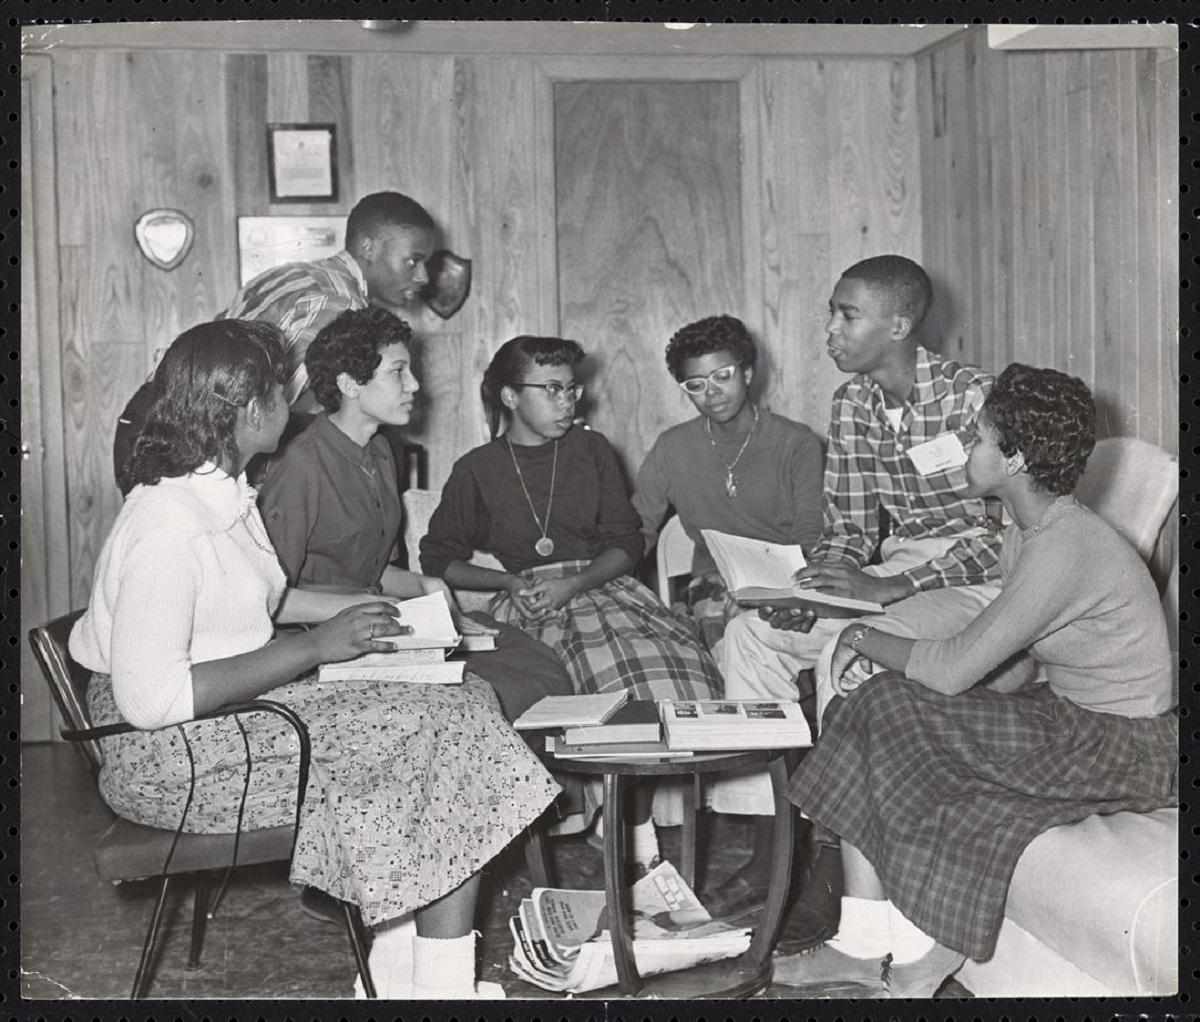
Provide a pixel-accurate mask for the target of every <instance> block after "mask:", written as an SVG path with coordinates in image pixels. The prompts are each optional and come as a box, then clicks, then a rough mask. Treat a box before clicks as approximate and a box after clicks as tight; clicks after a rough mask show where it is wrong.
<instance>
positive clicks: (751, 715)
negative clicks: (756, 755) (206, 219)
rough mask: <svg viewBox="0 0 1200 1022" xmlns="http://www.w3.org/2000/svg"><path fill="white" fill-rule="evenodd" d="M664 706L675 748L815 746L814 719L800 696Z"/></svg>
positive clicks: (664, 720) (670, 740) (667, 702)
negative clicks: (805, 710)
mask: <svg viewBox="0 0 1200 1022" xmlns="http://www.w3.org/2000/svg"><path fill="white" fill-rule="evenodd" d="M659 708H660V711H661V713H662V723H663V730H664V731H665V732H666V740H667V748H669V749H687V750H692V751H696V752H700V751H705V752H719V751H732V750H744V749H796V748H803V747H806V746H809V745H812V732H811V731H809V728H808V721H806V720H805V719H804V714H803V713H802V712H801V710H800V704H799V703H798V702H795V701H794V700H783V699H780V700H771V701H767V700H762V699H745V700H739V699H703V700H694V701H688V702H674V701H672V700H669V699H665V700H663V701H662V702H661V703H660V704H659Z"/></svg>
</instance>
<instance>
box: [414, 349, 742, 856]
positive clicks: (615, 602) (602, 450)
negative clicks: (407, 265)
mask: <svg viewBox="0 0 1200 1022" xmlns="http://www.w3.org/2000/svg"><path fill="white" fill-rule="evenodd" d="M583 357H584V355H583V350H582V349H581V348H580V346H579V345H578V344H576V343H575V342H574V341H568V340H562V339H560V338H557V337H528V336H521V337H515V338H513V339H512V340H511V341H509V342H508V343H506V344H505V345H503V346H502V347H501V348H500V350H499V351H498V352H497V353H496V356H495V357H494V358H493V359H492V363H491V365H490V366H489V367H488V369H487V372H486V373H485V374H484V378H483V384H482V387H481V388H480V389H481V394H482V397H483V402H484V406H485V408H486V409H487V413H488V418H489V425H490V428H491V433H492V437H493V439H492V441H491V442H490V443H487V444H484V445H483V446H482V447H477V448H476V449H475V450H473V451H471V452H469V453H468V454H466V455H464V456H463V457H462V458H460V459H459V460H458V462H457V463H456V464H455V466H454V469H453V470H452V471H451V473H450V478H449V480H447V482H446V485H445V488H444V489H443V490H442V501H441V504H440V505H439V506H438V509H437V510H436V511H435V512H434V514H433V517H432V519H431V520H430V523H429V531H428V533H427V534H426V536H425V538H424V539H423V540H422V542H421V568H422V570H423V571H424V572H425V573H426V574H428V575H435V576H439V577H442V578H444V579H445V580H446V581H447V582H448V583H450V585H452V586H454V587H457V588H464V589H484V590H495V591H496V596H495V598H494V599H493V600H492V605H491V612H492V614H493V615H494V616H495V617H496V618H497V619H498V620H500V621H505V622H508V623H511V624H514V625H517V626H518V627H520V628H523V629H525V630H526V631H528V632H529V633H530V634H531V635H533V636H535V637H536V638H538V639H541V640H542V641H543V642H545V643H546V644H548V645H549V646H551V647H552V648H553V649H555V650H556V651H557V652H558V653H559V655H560V656H561V657H562V658H563V662H564V664H565V665H566V668H567V673H568V674H569V675H570V677H571V680H572V683H573V684H574V686H575V689H576V691H577V692H607V691H612V690H614V689H618V688H628V689H631V690H632V695H633V697H634V698H637V699H675V700H686V699H706V698H712V697H714V696H719V695H720V693H721V680H720V674H719V673H718V671H717V667H716V665H715V664H714V663H713V661H712V659H711V658H710V657H709V655H708V653H707V652H706V651H705V650H704V649H703V647H702V645H701V643H700V641H699V640H698V638H697V637H696V635H695V634H694V633H693V632H692V630H691V629H690V628H689V627H688V625H687V624H685V623H684V622H683V621H681V620H680V619H679V618H677V617H675V616H674V615H673V614H672V613H671V612H670V611H669V610H668V609H667V608H666V607H663V606H662V604H661V603H659V602H658V600H657V599H656V597H655V596H654V594H653V593H651V592H650V590H649V589H647V588H646V587H645V586H644V585H642V584H641V583H639V582H637V581H636V580H635V579H633V578H631V577H630V576H629V574H628V572H629V571H630V570H631V569H632V568H633V567H634V566H635V565H636V564H637V563H638V561H639V560H640V558H641V552H642V536H641V524H640V521H639V519H638V516H637V513H636V512H635V511H634V510H633V506H632V505H631V504H630V502H629V496H628V493H627V491H626V488H625V483H624V480H623V479H622V477H621V472H620V468H619V466H618V464H617V459H616V455H615V454H614V453H613V450H612V448H611V447H610V446H609V444H608V441H607V440H605V438H604V437H603V436H601V435H600V434H599V433H596V432H594V431H591V430H585V429H580V428H574V416H575V405H576V402H577V400H578V399H579V396H580V395H581V393H582V390H583V386H582V384H580V383H579V382H578V381H576V379H575V369H576V367H577V366H578V365H579V363H580V362H582V361H583ZM502 426H503V427H505V428H504V432H503V433H502V434H501V427H502ZM476 550H483V551H487V552H488V553H491V554H493V555H495V557H496V558H497V559H499V561H500V563H501V565H502V566H503V570H495V569H491V568H482V567H478V566H476V565H473V564H470V563H469V561H470V558H471V556H472V553H473V552H474V551H476ZM648 808H649V807H648V804H647V805H646V806H644V807H642V810H641V811H640V812H639V819H642V820H644V821H645V822H644V824H643V826H642V828H640V830H641V837H640V838H639V834H638V828H635V835H634V856H635V859H637V860H638V861H640V862H642V863H643V864H649V861H650V860H652V859H653V857H654V855H653V852H652V851H651V852H650V854H645V855H643V854H642V852H643V851H645V850H647V849H649V847H650V842H652V841H653V828H652V825H651V824H650V823H649V820H648ZM647 828H648V830H647ZM647 834H648V835H649V838H647V836H646V835H647ZM639 844H641V846H642V847H641V848H639Z"/></svg>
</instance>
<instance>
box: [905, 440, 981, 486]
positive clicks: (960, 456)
mask: <svg viewBox="0 0 1200 1022" xmlns="http://www.w3.org/2000/svg"><path fill="white" fill-rule="evenodd" d="M908 460H909V461H911V462H912V463H913V466H914V467H915V468H916V470H917V471H918V472H920V473H921V475H923V476H928V475H933V474H934V473H935V472H945V471H947V470H949V469H952V468H959V467H960V466H962V465H965V464H966V463H967V451H966V448H964V447H963V445H962V441H961V440H959V439H958V434H957V433H943V434H942V435H941V436H939V437H934V438H933V439H932V440H926V441H925V443H923V444H917V446H916V447H910V448H909V449H908Z"/></svg>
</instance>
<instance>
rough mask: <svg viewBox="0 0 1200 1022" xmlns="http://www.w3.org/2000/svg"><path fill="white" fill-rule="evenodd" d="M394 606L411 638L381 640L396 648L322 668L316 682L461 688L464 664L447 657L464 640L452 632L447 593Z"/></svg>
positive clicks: (427, 596) (386, 637) (318, 672)
mask: <svg viewBox="0 0 1200 1022" xmlns="http://www.w3.org/2000/svg"><path fill="white" fill-rule="evenodd" d="M394 602H395V603H396V607H397V609H398V610H399V612H400V623H401V624H402V625H406V626H407V627H408V628H410V629H411V632H410V634H408V635H389V636H379V637H378V638H377V640H376V641H378V642H386V643H387V644H388V645H390V646H392V647H393V648H392V649H390V650H388V651H387V652H379V653H364V654H362V656H357V657H354V658H353V659H351V660H341V661H338V662H337V663H331V664H321V666H320V667H319V669H318V671H317V680H318V681H403V682H409V683H412V684H426V685H461V684H462V680H463V671H464V669H465V667H466V665H465V663H463V661H461V660H455V661H448V660H447V659H446V656H447V654H448V653H450V652H451V651H452V650H454V649H455V648H456V647H457V646H458V645H459V643H460V641H461V639H462V637H461V636H460V635H458V634H457V632H456V631H455V629H454V622H453V620H452V618H451V617H450V605H449V603H447V601H446V594H445V593H443V592H440V591H439V592H435V593H429V594H428V595H426V596H418V597H416V598H415V599H411V600H396V601H394Z"/></svg>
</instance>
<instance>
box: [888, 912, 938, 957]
mask: <svg viewBox="0 0 1200 1022" xmlns="http://www.w3.org/2000/svg"><path fill="white" fill-rule="evenodd" d="M887 907H888V920H889V922H890V924H891V930H892V962H893V963H894V964H896V965H907V964H908V963H909V962H915V961H916V960H917V959H918V958H924V957H925V956H926V955H927V954H929V952H930V951H932V950H933V945H934V939H933V938H932V937H931V936H929V934H928V933H926V932H925V931H924V930H922V929H920V928H918V926H917V924H916V923H914V922H913V921H912V920H911V919H909V918H908V917H907V916H906V915H905V914H904V913H903V912H901V911H900V910H899V909H898V908H896V906H895V905H893V904H892V903H891V902H890V901H889V902H887Z"/></svg>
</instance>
